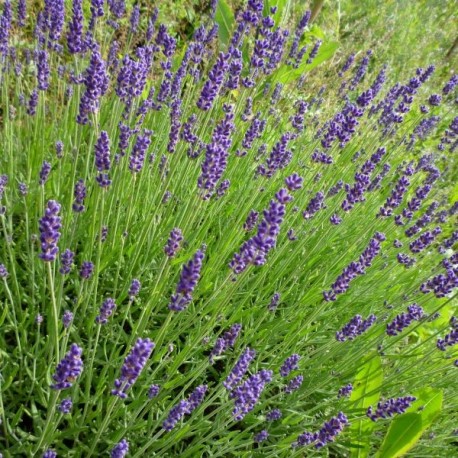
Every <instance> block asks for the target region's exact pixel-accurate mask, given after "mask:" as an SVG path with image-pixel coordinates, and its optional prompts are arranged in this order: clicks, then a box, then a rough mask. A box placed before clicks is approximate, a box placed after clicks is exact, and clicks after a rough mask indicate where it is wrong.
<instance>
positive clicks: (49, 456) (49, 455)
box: [42, 448, 57, 458]
mask: <svg viewBox="0 0 458 458" xmlns="http://www.w3.org/2000/svg"><path fill="white" fill-rule="evenodd" d="M42 458H57V453H56V452H55V451H54V450H51V449H50V448H49V449H48V450H46V452H44V453H43V455H42Z"/></svg>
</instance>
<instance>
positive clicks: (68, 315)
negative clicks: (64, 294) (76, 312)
mask: <svg viewBox="0 0 458 458" xmlns="http://www.w3.org/2000/svg"><path fill="white" fill-rule="evenodd" d="M72 321H73V313H72V312H70V310H66V311H65V312H64V314H63V315H62V324H63V325H64V328H65V329H68V328H69V327H70V325H71V324H72Z"/></svg>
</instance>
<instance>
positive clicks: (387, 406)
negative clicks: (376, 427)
mask: <svg viewBox="0 0 458 458" xmlns="http://www.w3.org/2000/svg"><path fill="white" fill-rule="evenodd" d="M415 400H416V398H415V397H413V396H404V397H400V398H393V399H388V400H387V401H385V402H379V403H378V404H377V409H376V410H375V412H374V409H373V407H372V406H369V408H368V409H367V412H366V415H367V416H368V417H369V418H370V419H371V420H372V421H377V420H378V419H379V418H387V417H392V416H393V415H395V414H400V413H404V412H405V411H406V410H407V409H408V408H409V407H410V404H412V402H413V401H415Z"/></svg>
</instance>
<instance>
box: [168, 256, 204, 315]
mask: <svg viewBox="0 0 458 458" xmlns="http://www.w3.org/2000/svg"><path fill="white" fill-rule="evenodd" d="M204 257H205V255H204V252H203V251H202V250H197V252H196V254H195V255H194V257H193V258H192V259H191V260H190V261H189V262H188V263H187V264H185V265H184V266H183V269H182V270H181V275H180V280H179V282H178V284H177V287H176V290H175V294H172V297H171V298H170V303H169V309H170V310H173V311H174V312H180V311H182V310H184V309H185V308H186V306H187V305H188V304H189V303H190V302H191V301H192V293H193V291H194V289H195V287H196V285H197V282H198V281H199V278H200V271H201V270H202V263H203V260H204Z"/></svg>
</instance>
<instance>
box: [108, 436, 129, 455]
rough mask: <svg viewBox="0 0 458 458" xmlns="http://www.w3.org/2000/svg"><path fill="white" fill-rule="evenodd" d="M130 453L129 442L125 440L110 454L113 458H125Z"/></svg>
mask: <svg viewBox="0 0 458 458" xmlns="http://www.w3.org/2000/svg"><path fill="white" fill-rule="evenodd" d="M128 451H129V442H127V440H126V439H123V440H122V441H121V442H119V444H116V445H115V446H114V447H113V449H112V450H111V452H110V457H111V458H124V457H125V456H126V455H127V452H128Z"/></svg>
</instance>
